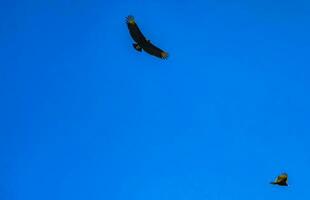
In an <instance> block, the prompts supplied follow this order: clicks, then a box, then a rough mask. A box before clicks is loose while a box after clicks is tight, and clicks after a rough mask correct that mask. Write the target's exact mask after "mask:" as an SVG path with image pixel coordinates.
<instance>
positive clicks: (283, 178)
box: [271, 173, 288, 186]
mask: <svg viewBox="0 0 310 200" xmlns="http://www.w3.org/2000/svg"><path fill="white" fill-rule="evenodd" d="M271 184H273V185H280V186H288V185H287V173H282V174H280V175H279V176H278V177H277V178H276V180H275V181H274V182H271Z"/></svg>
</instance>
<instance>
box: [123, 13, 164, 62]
mask: <svg viewBox="0 0 310 200" xmlns="http://www.w3.org/2000/svg"><path fill="white" fill-rule="evenodd" d="M126 24H127V27H128V30H129V33H130V35H131V37H132V39H133V40H134V41H135V43H133V47H134V48H135V49H136V50H137V51H139V52H141V51H142V50H144V51H145V52H147V53H149V54H151V55H153V56H156V57H158V58H162V59H167V58H168V53H167V52H165V51H163V50H161V49H160V48H158V47H156V46H155V45H154V44H152V43H151V41H150V40H148V39H146V38H145V37H144V35H143V34H142V32H141V31H140V29H139V27H138V25H137V23H136V21H135V19H134V17H133V16H128V17H127V18H126Z"/></svg>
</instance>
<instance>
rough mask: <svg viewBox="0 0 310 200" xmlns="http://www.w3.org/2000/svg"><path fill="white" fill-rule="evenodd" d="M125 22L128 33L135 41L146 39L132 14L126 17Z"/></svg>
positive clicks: (142, 41) (141, 41) (144, 40)
mask: <svg viewBox="0 0 310 200" xmlns="http://www.w3.org/2000/svg"><path fill="white" fill-rule="evenodd" d="M126 24H127V27H128V30H129V33H130V35H131V37H132V39H133V40H134V41H135V42H137V43H138V44H140V43H146V39H145V37H144V35H143V34H142V32H141V30H140V28H139V27H138V25H137V23H136V21H135V19H134V17H133V16H131V15H129V16H128V17H126Z"/></svg>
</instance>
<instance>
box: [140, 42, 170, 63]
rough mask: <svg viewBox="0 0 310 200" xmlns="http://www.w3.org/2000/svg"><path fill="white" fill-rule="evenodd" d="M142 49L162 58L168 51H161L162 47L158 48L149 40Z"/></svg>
mask: <svg viewBox="0 0 310 200" xmlns="http://www.w3.org/2000/svg"><path fill="white" fill-rule="evenodd" d="M143 49H144V51H146V52H147V53H149V54H151V55H154V56H156V57H159V58H162V59H167V58H168V53H167V52H165V51H163V50H162V49H160V48H158V47H157V46H155V45H154V44H152V43H151V42H149V41H148V42H147V44H145V45H144V46H143Z"/></svg>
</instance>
